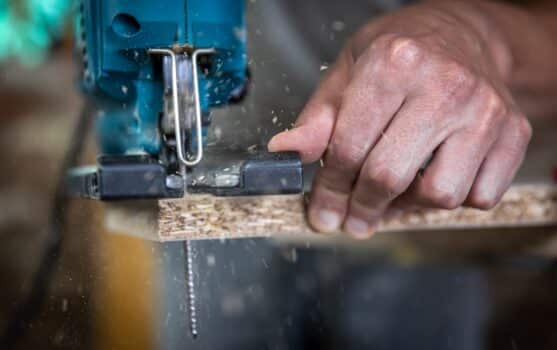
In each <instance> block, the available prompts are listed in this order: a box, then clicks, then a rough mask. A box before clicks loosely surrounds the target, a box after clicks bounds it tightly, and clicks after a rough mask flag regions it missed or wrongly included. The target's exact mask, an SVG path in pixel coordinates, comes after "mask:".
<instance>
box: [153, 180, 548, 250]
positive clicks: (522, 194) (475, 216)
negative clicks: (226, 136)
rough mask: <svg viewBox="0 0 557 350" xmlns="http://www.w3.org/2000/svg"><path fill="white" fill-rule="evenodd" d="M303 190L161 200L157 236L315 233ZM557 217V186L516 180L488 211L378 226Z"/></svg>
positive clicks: (512, 222) (416, 216)
mask: <svg viewBox="0 0 557 350" xmlns="http://www.w3.org/2000/svg"><path fill="white" fill-rule="evenodd" d="M304 202H305V201H304V198H303V197H302V196H263V197H241V198H219V197H213V196H193V197H190V198H186V199H178V200H165V201H160V202H159V208H158V227H157V229H158V237H157V239H158V240H161V241H172V240H184V239H229V238H242V237H260V236H271V235H274V236H277V235H290V236H307V235H312V234H314V233H313V231H312V230H311V228H310V227H309V225H308V224H307V222H306V219H305V203H304ZM555 223H557V187H554V186H532V185H522V186H515V187H513V188H512V189H511V190H509V192H507V194H506V195H505V196H504V198H503V200H502V201H501V203H500V204H499V205H498V206H497V207H496V208H494V209H493V210H490V211H480V210H475V209H470V208H460V209H457V210H452V211H449V210H431V211H422V212H416V213H409V214H406V215H404V216H402V217H401V218H399V219H397V220H392V221H384V222H382V224H381V225H380V227H379V231H383V232H391V231H404V230H431V229H448V228H450V229H454V228H471V227H505V226H533V225H551V224H555Z"/></svg>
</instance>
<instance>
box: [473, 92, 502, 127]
mask: <svg viewBox="0 0 557 350" xmlns="http://www.w3.org/2000/svg"><path fill="white" fill-rule="evenodd" d="M481 90H483V91H484V92H483V93H481V95H482V96H481V99H482V100H483V102H482V105H481V110H482V113H481V114H479V115H478V116H477V118H476V120H475V122H474V127H475V128H476V130H477V132H478V133H479V134H480V135H488V134H492V133H493V132H494V131H495V130H497V129H498V128H497V126H498V125H501V123H502V122H503V120H504V118H505V116H506V115H507V104H506V103H505V101H504V100H503V99H502V98H501V96H499V94H498V93H497V92H495V91H494V90H493V89H491V88H488V89H485V90H484V89H481Z"/></svg>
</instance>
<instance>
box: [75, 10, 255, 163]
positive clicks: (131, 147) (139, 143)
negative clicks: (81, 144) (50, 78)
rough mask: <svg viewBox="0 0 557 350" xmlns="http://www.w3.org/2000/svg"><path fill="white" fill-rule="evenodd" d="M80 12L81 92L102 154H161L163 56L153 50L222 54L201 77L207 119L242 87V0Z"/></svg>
mask: <svg viewBox="0 0 557 350" xmlns="http://www.w3.org/2000/svg"><path fill="white" fill-rule="evenodd" d="M79 6H80V7H79V15H78V16H77V17H76V22H77V23H76V29H77V30H76V38H77V47H78V49H79V50H81V54H82V62H83V75H82V80H81V86H82V89H83V90H84V92H85V93H86V94H87V95H88V97H89V98H91V99H93V100H94V105H95V108H96V109H97V114H98V119H97V135H98V139H99V145H100V148H101V151H102V153H103V154H111V155H118V154H130V153H147V154H150V155H153V156H156V155H158V154H159V152H160V151H161V147H162V135H161V132H160V125H159V124H160V114H161V112H162V110H163V98H162V96H163V89H164V86H163V84H164V83H163V75H162V73H161V71H160V57H159V58H157V57H154V56H153V55H150V54H148V52H147V50H149V49H153V48H173V47H190V48H192V49H197V48H215V49H216V53H215V54H214V55H212V57H211V64H210V68H209V69H208V71H204V72H203V73H201V72H200V74H199V92H200V94H199V97H200V98H199V99H200V106H201V110H202V111H203V114H205V115H207V114H208V113H209V110H210V109H211V108H212V107H218V106H222V105H224V104H227V103H228V102H229V100H230V99H231V97H233V96H234V95H235V94H237V92H238V90H240V89H242V88H243V87H244V84H245V82H246V71H247V70H246V66H247V62H246V60H247V59H246V52H245V51H246V43H245V3H244V0H160V1H153V0H134V1H131V0H82V1H81V3H80V5H79ZM204 129H206V125H205V126H204Z"/></svg>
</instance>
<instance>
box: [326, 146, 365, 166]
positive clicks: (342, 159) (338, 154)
mask: <svg viewBox="0 0 557 350" xmlns="http://www.w3.org/2000/svg"><path fill="white" fill-rule="evenodd" d="M329 154H330V159H331V160H330V161H329V162H328V163H329V164H333V166H335V167H337V168H339V169H340V170H344V171H345V172H356V171H358V170H359V168H360V166H361V163H362V160H363V159H364V158H365V156H366V154H367V149H366V148H364V147H363V145H361V144H360V143H357V142H342V141H340V140H336V141H333V142H332V143H331V145H330V146H329Z"/></svg>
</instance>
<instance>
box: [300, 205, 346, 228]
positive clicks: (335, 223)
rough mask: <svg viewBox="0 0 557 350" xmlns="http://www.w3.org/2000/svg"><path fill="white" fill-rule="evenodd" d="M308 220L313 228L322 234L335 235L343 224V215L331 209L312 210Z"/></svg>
mask: <svg viewBox="0 0 557 350" xmlns="http://www.w3.org/2000/svg"><path fill="white" fill-rule="evenodd" d="M308 219H309V223H310V225H311V227H312V228H313V229H314V230H316V231H318V232H321V233H335V232H337V231H339V230H340V226H341V224H342V217H341V215H340V214H339V213H337V212H335V211H333V210H330V209H323V208H321V209H317V208H316V209H310V211H309V215H308Z"/></svg>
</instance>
